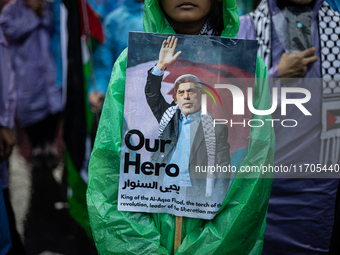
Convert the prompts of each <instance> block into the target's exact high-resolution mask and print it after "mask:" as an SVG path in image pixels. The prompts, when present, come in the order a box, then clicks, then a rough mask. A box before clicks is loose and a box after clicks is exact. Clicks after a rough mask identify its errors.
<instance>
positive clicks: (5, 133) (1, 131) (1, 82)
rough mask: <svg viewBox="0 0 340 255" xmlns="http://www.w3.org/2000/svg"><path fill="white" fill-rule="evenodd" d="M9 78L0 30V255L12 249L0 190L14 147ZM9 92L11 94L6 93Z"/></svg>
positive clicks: (6, 55)
mask: <svg viewBox="0 0 340 255" xmlns="http://www.w3.org/2000/svg"><path fill="white" fill-rule="evenodd" d="M1 3H2V1H1ZM1 7H2V6H1ZM10 77H11V68H10V55H9V51H8V49H7V40H6V39H5V37H4V35H3V32H2V30H1V28H0V254H7V253H8V252H9V250H10V249H11V247H12V243H11V237H10V231H9V223H8V218H7V213H6V207H5V203H4V197H3V192H2V189H4V188H7V185H8V173H7V162H6V159H7V158H8V157H9V155H10V154H11V152H12V148H13V146H14V139H13V136H12V133H11V130H10V127H11V126H12V125H13V116H14V105H13V103H14V97H13V95H14V93H13V92H14V90H13V84H11V83H10V79H11V78H10ZM12 78H13V77H12ZM11 85H12V86H11ZM11 87H12V88H11ZM9 91H11V92H12V93H8V92H9Z"/></svg>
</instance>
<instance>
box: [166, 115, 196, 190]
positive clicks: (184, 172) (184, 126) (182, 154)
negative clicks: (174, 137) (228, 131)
mask: <svg viewBox="0 0 340 255" xmlns="http://www.w3.org/2000/svg"><path fill="white" fill-rule="evenodd" d="M199 123H200V111H198V112H195V113H193V114H190V115H188V118H186V117H185V115H184V114H182V113H181V117H180V120H179V123H178V124H179V136H178V141H177V144H176V146H175V147H174V149H173V150H172V153H171V155H170V157H169V160H168V164H176V165H177V166H178V167H179V175H178V176H177V183H176V185H179V186H180V187H191V181H190V174H189V160H190V149H191V146H192V143H193V141H194V139H195V135H196V131H197V128H198V125H199ZM170 181H171V178H169V177H168V176H167V175H166V176H165V177H164V181H163V184H164V185H171V184H174V183H170Z"/></svg>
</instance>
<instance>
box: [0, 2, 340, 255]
mask: <svg viewBox="0 0 340 255" xmlns="http://www.w3.org/2000/svg"><path fill="white" fill-rule="evenodd" d="M192 1H193V3H187V2H185V1H181V0H176V1H175V0H145V1H144V0H89V1H85V0H79V1H75V2H77V3H76V4H77V7H76V8H75V9H76V11H75V13H77V15H78V16H77V18H75V17H72V19H78V20H77V22H73V23H79V29H78V30H79V31H78V32H77V33H79V37H78V38H76V41H77V40H78V42H77V43H79V48H81V50H79V49H77V50H79V53H80V54H82V56H81V59H82V60H81V61H80V63H81V64H80V65H78V66H76V67H74V65H75V62H74V61H73V58H71V57H70V56H71V54H72V51H73V49H72V47H74V45H78V44H77V43H76V44H71V36H73V35H74V33H72V32H70V31H71V30H69V31H68V32H69V34H67V31H66V30H68V29H69V28H70V24H69V23H70V22H71V18H69V19H68V20H67V18H66V19H65V17H68V16H67V14H65V13H66V12H65V8H66V9H68V10H69V11H70V10H71V9H70V6H72V5H75V2H72V1H68V0H64V1H61V0H56V1H53V2H52V1H46V0H9V1H5V0H0V8H1V9H0V186H1V189H0V254H25V247H24V244H23V243H22V242H21V238H20V236H19V234H18V231H17V229H16V226H15V224H16V223H15V217H14V213H13V208H12V205H11V202H10V196H9V189H10V188H11V187H10V185H9V183H8V168H9V165H8V158H9V157H10V155H11V153H12V149H13V147H14V145H15V137H16V136H17V135H16V134H14V129H13V127H14V126H17V128H16V129H15V130H18V129H20V130H21V132H24V133H25V134H26V136H27V137H28V141H29V144H30V155H29V158H28V162H29V164H30V166H31V168H32V170H33V171H52V170H53V169H54V168H55V167H56V166H57V165H58V164H59V163H60V162H64V155H65V162H70V160H69V158H71V161H72V160H73V165H74V166H75V167H70V168H72V169H73V168H78V169H79V171H78V173H77V174H78V175H79V178H80V179H81V180H82V181H83V182H84V183H85V186H87V208H88V216H87V213H86V215H85V216H84V217H85V218H82V219H85V220H79V221H78V222H79V223H80V225H82V226H85V228H86V226H87V228H88V231H89V232H90V233H91V232H92V235H93V238H94V241H95V243H96V247H97V250H98V252H99V253H100V254H115V253H117V254H118V253H122V254H125V253H131V254H172V253H173V252H174V250H173V242H174V240H173V238H166V237H165V236H166V235H167V234H168V233H169V232H170V233H172V232H175V231H174V229H175V217H173V215H167V214H147V213H142V214H140V215H137V214H134V213H130V212H121V211H118V209H117V201H118V200H117V199H118V183H119V171H120V163H119V159H120V150H121V145H120V144H121V140H120V138H121V130H122V129H124V128H125V127H124V125H125V120H124V118H123V107H124V86H125V76H126V58H127V52H126V51H124V49H125V48H126V47H127V46H128V35H129V32H130V31H140V32H143V31H144V32H150V33H167V34H184V35H202V36H203V35H210V36H221V37H231V38H234V37H236V38H237V39H249V40H258V51H257V53H258V58H257V69H256V79H257V81H256V84H255V87H254V90H255V91H254V100H253V101H254V107H255V108H256V109H269V108H270V105H269V102H270V100H269V98H270V93H271V92H272V91H273V88H278V90H280V89H281V88H286V87H302V88H306V89H308V90H309V91H310V93H311V95H312V96H311V98H312V100H310V101H309V102H307V103H306V104H304V106H305V107H306V108H307V109H308V110H309V111H310V113H311V115H312V116H311V117H310V118H308V119H306V117H305V116H304V114H302V112H301V111H297V110H296V107H295V108H294V107H287V112H286V117H285V118H287V119H294V120H297V122H298V123H299V125H297V126H296V127H294V131H292V130H291V129H289V128H283V127H282V125H280V123H279V122H276V123H275V124H274V125H273V129H271V128H268V129H266V132H262V133H261V132H259V133H256V132H252V134H251V136H250V144H251V146H250V147H249V152H248V153H249V155H252V153H255V152H256V151H257V150H259V148H261V150H262V153H263V155H266V157H264V158H262V159H259V161H256V162H257V163H259V162H260V163H261V164H271V165H282V166H291V165H294V166H306V165H318V164H323V165H325V166H327V167H329V166H330V165H335V164H339V158H340V157H339V153H340V152H339V147H340V142H339V140H340V132H339V130H335V131H334V129H335V128H330V127H331V126H330V125H333V124H334V123H338V122H336V121H337V120H336V118H337V117H339V114H338V112H339V111H340V83H339V82H340V81H339V80H340V44H339V42H340V40H339V36H340V31H339V27H340V14H339V12H338V11H339V8H340V6H339V3H338V1H336V0H328V1H324V0H263V1H251V2H250V1H235V0H202V1H198V0H195V1H194V0H192ZM183 2H185V3H186V4H187V5H190V6H191V7H190V8H189V7H188V8H182V9H178V6H180V5H181V4H183ZM245 2H246V4H247V7H248V8H246V9H247V10H246V9H243V10H242V9H238V8H237V4H238V6H239V7H240V6H244V4H245ZM249 5H251V6H252V7H253V8H252V9H253V11H252V12H250V13H248V14H245V15H243V16H241V17H239V15H240V14H241V13H243V12H245V11H248V10H249ZM75 9H72V10H75ZM91 13H92V14H93V15H92V14H91ZM73 14H74V13H71V14H70V13H68V15H73ZM65 15H66V16H65ZM91 15H92V16H91ZM96 24H100V29H99V28H98V27H96ZM143 25H144V27H143ZM206 27H208V29H206V30H207V31H206V30H204V29H202V28H206ZM99 30H101V32H102V34H103V35H101V34H100V32H99ZM202 30H203V31H202ZM98 38H99V39H98ZM100 38H101V39H100ZM67 40H69V41H68V42H66V41H67ZM81 41H82V42H85V43H84V44H81ZM169 43H170V42H169ZM84 45H85V48H83V47H84ZM74 52H75V50H74ZM74 52H73V53H74ZM84 52H87V54H86V53H84ZM87 60H88V62H86V61H87ZM86 63H89V69H88V70H89V73H90V74H89V75H86V70H87V69H86V68H87V67H86ZM113 67H114V68H113ZM77 69H81V70H82V71H83V77H82V79H78V78H77V77H76V75H75V74H74V70H77ZM158 71H162V72H164V70H158ZM162 74H163V73H162ZM302 78H303V79H302ZM70 81H72V82H74V83H75V84H76V85H77V86H80V87H81V90H72V86H71V85H70V84H71V83H72V82H70ZM79 91H80V92H81V93H84V95H81V96H80V98H82V97H83V98H85V101H81V102H79V104H83V107H84V111H83V114H84V119H86V118H87V121H85V120H84V123H83V124H81V125H83V126H84V129H86V127H87V126H88V127H89V128H87V130H85V131H84V137H85V138H84V143H83V144H77V147H76V148H81V150H77V149H75V150H73V149H71V148H69V149H68V148H67V147H68V140H69V139H67V138H66V139H65V141H66V145H64V146H65V147H66V149H65V148H64V147H63V148H62V149H61V150H60V148H58V146H57V144H58V142H57V141H56V140H57V139H60V137H58V135H57V133H58V129H59V128H60V126H62V125H63V126H64V128H63V132H64V133H66V132H67V131H68V130H67V129H69V128H70V127H71V126H72V125H73V126H76V129H75V130H76V131H75V132H76V133H77V132H78V128H79V123H76V121H74V123H73V122H72V121H70V120H71V119H72V116H71V118H69V117H66V115H67V114H69V113H70V111H69V110H70V108H69V107H73V108H72V110H75V108H78V107H79V105H77V104H75V103H73V102H72V99H73V97H74V96H75V94H76V93H78V92H79ZM72 93H73V94H72ZM279 98H281V97H279ZM279 100H281V99H279ZM264 102H267V103H264ZM280 103H281V102H280ZM256 104H257V105H256ZM280 105H281V104H279V106H278V109H277V110H276V111H275V112H274V113H273V116H272V119H281V118H282V116H281V106H280ZM155 107H157V106H155ZM81 109H83V108H81ZM285 110H286V109H285ZM67 111H68V113H67ZM86 111H88V112H90V111H91V113H87V114H86V113H85V112H86ZM329 114H333V115H334V114H335V115H334V116H335V117H334V118H335V120H334V122H332V123H331V124H330V122H329ZM337 114H338V115H337ZM89 115H90V116H92V117H88V116H89ZM93 116H95V117H93ZM113 116H114V117H113ZM77 117H79V116H77ZM99 120H100V121H99ZM85 126H86V127H85ZM97 128H98V131H97ZM89 129H93V130H96V131H97V136H96V137H95V136H93V137H92V138H91V136H89V135H88V133H91V130H89ZM78 133H81V132H78ZM274 134H275V135H274ZM20 137H21V136H20ZM66 137H67V135H66ZM274 137H275V138H274ZM72 139H74V141H79V140H77V139H76V138H74V137H72ZM91 139H92V141H90V142H88V140H91ZM94 139H95V142H94ZM274 144H275V145H274ZM257 146H259V147H257ZM64 150H65V152H64ZM74 152H75V153H79V154H83V155H81V156H82V157H81V160H79V161H78V160H76V159H74V158H72V157H73V153H74ZM91 152H92V154H91V158H89V157H90V153H91ZM274 153H275V155H274ZM272 159H274V162H272ZM254 162H255V161H254ZM246 163H248V164H251V162H246ZM260 163H259V164H260ZM88 168H89V170H87V169H88ZM65 169H66V171H69V173H70V172H71V171H73V170H72V169H68V165H67V164H66V163H65ZM304 170H305V168H304ZM69 175H70V176H73V177H72V178H74V176H75V175H74V173H73V172H72V174H69ZM283 177H285V176H283ZM71 183H72V182H71ZM232 185H234V187H239V188H237V189H236V188H235V189H234V190H233V192H232V193H233V197H231V198H230V200H229V202H226V203H225V204H223V206H222V208H221V209H220V211H219V213H218V214H217V215H216V216H215V218H214V219H213V220H211V221H212V222H213V223H216V224H210V223H209V224H208V222H206V221H205V220H199V219H193V218H185V219H184V220H183V224H184V225H185V226H186V227H185V228H183V233H182V239H183V240H182V242H183V246H182V247H179V248H178V250H177V253H176V254H196V253H199V251H200V250H202V249H204V250H205V252H206V253H207V252H211V253H215V254H261V253H262V254H269V255H272V254H315V255H316V254H339V253H340V243H339V242H337V238H338V237H339V235H340V225H339V222H340V219H339V217H340V216H339V213H340V210H339V208H338V207H339V202H338V200H339V199H340V198H339V197H337V192H339V191H338V185H339V180H338V178H337V175H332V176H331V178H329V176H327V178H325V177H319V176H312V177H311V176H302V177H301V176H299V177H298V178H296V176H290V177H289V178H275V176H274V180H272V179H271V178H263V179H261V178H254V179H252V178H249V179H248V178H238V179H235V181H234V182H233V184H232ZM71 189H72V193H73V195H74V194H76V190H75V189H74V187H71ZM245 194H246V195H245ZM85 196H86V194H85V191H84V190H82V191H80V197H81V198H82V199H83V200H85ZM230 196H231V195H230ZM71 200H72V199H71ZM84 206H85V208H86V205H84ZM72 211H73V213H74V212H75V210H72ZM245 212H247V213H245ZM239 214H240V215H242V217H238V216H239ZM228 215H229V216H228ZM73 216H74V215H73ZM75 217H76V216H75ZM82 217H83V216H82ZM88 217H89V218H88ZM222 217H231V218H230V225H228V226H224V225H219V224H218V222H219V220H220V219H221V218H222ZM81 222H82V223H81ZM250 222H252V223H251V224H250ZM90 224H91V230H92V231H91V230H89V229H90ZM150 225H152V227H149V226H150ZM239 227H242V231H241V230H240V231H238V230H237V229H235V228H239ZM104 228H105V229H104ZM122 228H123V229H130V230H129V231H128V230H126V231H122ZM212 233H215V234H214V235H213V234H212ZM207 235H211V236H209V238H208V237H207ZM89 238H92V236H91V234H89ZM130 239H131V240H132V239H133V240H132V241H130ZM246 239H247V241H245V240H246ZM231 240H232V244H231V243H230V242H231ZM130 242H131V243H130ZM130 244H131V245H130Z"/></svg>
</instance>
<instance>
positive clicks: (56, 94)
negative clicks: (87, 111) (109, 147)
mask: <svg viewBox="0 0 340 255" xmlns="http://www.w3.org/2000/svg"><path fill="white" fill-rule="evenodd" d="M51 8H52V3H50V2H48V1H45V0H29V1H24V0H18V1H13V2H10V3H9V4H7V5H6V6H5V7H4V8H3V10H2V13H1V16H0V26H1V28H2V29H3V31H4V34H5V35H6V36H7V37H8V39H9V40H10V48H11V52H12V63H13V69H14V72H15V86H16V91H17V96H18V98H20V100H18V102H17V111H16V117H17V119H18V120H19V123H20V125H21V126H22V127H24V128H25V131H26V132H27V134H28V137H29V140H30V143H31V146H32V151H31V162H32V163H33V164H34V165H38V166H41V165H42V164H45V163H46V162H48V163H51V162H52V161H54V162H56V157H57V156H58V155H57V151H56V148H55V146H54V144H53V142H54V137H55V133H56V127H57V123H58V113H59V112H60V111H61V110H62V104H61V89H60V88H58V87H57V86H55V65H54V62H53V58H52V55H51V52H50V36H51V32H52V10H51ZM54 166H55V164H54Z"/></svg>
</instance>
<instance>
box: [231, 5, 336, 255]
mask: <svg viewBox="0 0 340 255" xmlns="http://www.w3.org/2000/svg"><path fill="white" fill-rule="evenodd" d="M339 21H340V16H339V14H338V13H337V12H335V11H334V10H332V9H331V8H330V7H329V5H328V4H327V3H326V2H324V1H323V0H315V1H312V0H305V1H299V0H290V1H283V0H267V1H262V3H261V4H260V5H259V7H258V8H257V9H256V10H255V11H254V12H253V13H251V14H249V15H245V16H244V17H242V18H241V19H240V23H241V26H240V30H239V33H238V35H237V37H238V38H246V39H257V40H258V42H259V47H258V54H259V55H260V56H261V57H262V58H263V59H264V61H265V63H266V65H267V66H268V68H269V70H268V76H269V77H270V78H277V79H280V80H271V81H270V86H276V85H275V84H279V85H278V88H279V89H280V87H303V88H306V89H307V90H308V91H309V92H310V93H311V97H312V99H311V100H310V101H309V102H308V103H306V104H304V107H305V108H306V109H308V111H309V112H310V113H311V115H312V117H310V118H306V116H305V115H304V114H302V112H301V111H300V110H298V109H296V107H295V108H294V107H291V108H289V109H290V110H289V111H288V112H287V114H286V116H282V115H281V112H280V109H281V107H278V109H277V111H276V112H275V113H274V114H273V119H282V118H287V119H294V120H296V121H297V122H298V125H297V126H296V127H294V128H293V129H287V128H284V127H282V126H280V125H275V126H274V128H275V134H276V151H275V165H283V166H295V167H300V166H303V171H304V172H305V171H306V166H307V165H312V166H313V165H315V166H316V165H318V164H320V165H322V167H324V166H329V165H330V164H333V165H334V164H335V163H339V162H338V161H337V160H336V157H337V156H336V150H337V148H336V147H337V146H339V144H338V145H336V143H335V139H334V140H333V142H332V141H331V140H332V139H333V136H329V135H328V134H327V132H328V130H326V128H324V127H326V126H327V123H326V115H325V114H327V112H326V111H325V110H324V109H328V108H327V104H328V103H331V104H333V105H336V104H337V105H339V101H337V100H339V97H337V93H338V92H337V93H336V91H337V89H339V88H336V87H337V86H334V87H333V85H332V83H328V84H327V82H325V81H326V80H325V78H328V79H333V78H335V77H336V76H337V75H338V74H336V72H333V69H334V68H336V67H337V66H339V61H338V59H339V58H340V55H339V46H340V45H339V40H338V39H339V30H338V27H339V25H340V23H339ZM286 28H287V30H285V29H286ZM332 58H334V60H333V59H332ZM285 78H288V79H289V78H295V80H293V81H292V80H286V79H285ZM296 78H305V79H296ZM311 78H313V79H311ZM316 78H324V80H321V79H316ZM280 84H281V85H280ZM322 87H323V88H324V89H322ZM329 98H331V100H330V99H329ZM335 137H336V136H335ZM321 138H322V140H321ZM331 145H332V146H333V149H332V146H331ZM331 158H332V160H331ZM334 159H335V160H334ZM296 176H297V177H298V175H296ZM314 177H315V178H314V179H305V178H301V179H293V178H292V179H288V178H283V179H275V180H274V183H273V190H272V194H271V198H270V200H269V208H268V216H267V228H266V232H265V241H264V251H263V254H270V255H274V254H285V255H287V254H328V247H329V242H330V235H331V232H332V224H333V217H334V216H333V213H334V201H335V193H336V188H337V185H338V180H337V179H322V178H319V177H321V174H316V175H314Z"/></svg>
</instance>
